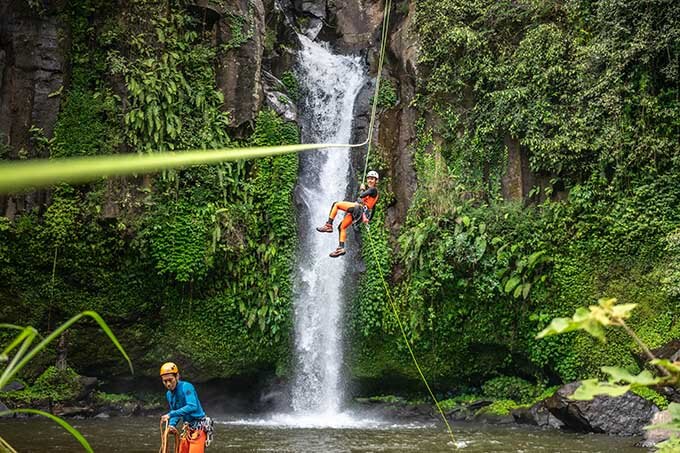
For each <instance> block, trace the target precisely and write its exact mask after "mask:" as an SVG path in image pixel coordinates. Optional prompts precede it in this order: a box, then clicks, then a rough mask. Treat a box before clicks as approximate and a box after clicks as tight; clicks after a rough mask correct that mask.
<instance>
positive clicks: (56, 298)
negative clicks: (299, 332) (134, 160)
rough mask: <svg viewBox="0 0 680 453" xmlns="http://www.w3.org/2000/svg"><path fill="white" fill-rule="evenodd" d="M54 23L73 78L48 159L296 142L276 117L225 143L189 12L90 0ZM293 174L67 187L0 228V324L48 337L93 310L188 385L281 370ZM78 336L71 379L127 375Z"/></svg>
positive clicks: (230, 169)
mask: <svg viewBox="0 0 680 453" xmlns="http://www.w3.org/2000/svg"><path fill="white" fill-rule="evenodd" d="M60 14H61V18H62V19H63V20H64V21H65V23H67V24H68V26H69V30H70V33H71V36H72V39H71V42H70V45H71V48H70V50H69V52H68V57H69V63H70V68H71V72H72V77H71V78H70V83H69V84H68V85H67V86H66V87H65V88H64V90H63V93H62V96H63V102H62V108H61V111H60V113H59V117H58V121H57V124H56V127H55V133H54V137H53V138H52V139H49V140H48V139H46V138H45V137H44V135H40V134H41V131H39V130H37V131H36V132H35V134H36V137H37V139H36V140H35V142H36V146H38V145H39V146H42V147H44V149H45V150H46V151H48V152H49V153H50V155H51V156H54V157H70V156H87V155H96V154H109V153H117V152H148V151H149V150H158V149H161V150H162V149H166V150H167V149H169V150H171V149H188V148H194V149H201V148H209V147H215V146H221V147H225V146H226V147H229V146H265V145H282V144H293V143H298V142H299V133H298V129H297V126H296V125H295V124H292V123H286V122H285V121H284V120H282V119H281V118H279V117H278V116H277V115H276V114H275V113H273V112H270V111H267V110H263V111H261V112H260V113H259V115H258V116H257V118H256V119H255V121H254V123H253V127H252V130H251V131H250V132H251V133H250V135H249V136H247V137H246V138H244V139H241V140H239V141H235V140H232V139H231V138H230V136H229V134H228V127H227V126H228V122H229V117H228V114H227V113H225V111H224V109H223V108H222V104H223V97H222V94H221V93H220V92H219V91H218V90H216V88H215V87H216V83H215V69H214V64H215V57H216V53H217V52H220V51H222V50H223V49H219V48H216V47H215V45H214V36H212V35H211V33H213V32H212V31H211V30H210V29H208V28H207V27H205V26H204V24H203V22H202V20H203V19H204V18H203V17H202V16H199V15H196V14H194V13H192V10H191V9H190V8H186V6H185V4H184V2H182V1H173V2H170V3H169V4H168V3H163V4H161V3H157V2H148V1H143V0H138V1H133V2H128V3H127V4H126V5H125V6H124V7H119V6H116V5H113V4H110V3H109V2H103V1H99V0H91V1H87V2H77V4H76V3H73V4H68V5H65V6H64V7H63V9H62V10H61V12H60ZM297 165H298V164H297V157H296V156H295V155H287V156H283V157H272V158H266V159H261V160H259V161H257V162H255V161H253V162H238V163H236V162H234V163H224V164H219V165H213V166H201V167H195V168H192V169H189V170H182V171H166V172H164V173H163V174H162V175H159V176H157V177H153V178H150V177H145V178H120V179H112V180H110V181H106V182H101V183H96V184H92V185H89V186H80V187H71V186H68V185H62V186H59V187H58V188H56V189H55V190H54V191H53V193H52V196H51V202H50V204H49V205H48V206H47V207H46V209H44V210H38V209H36V210H35V211H29V212H23V213H21V215H20V216H18V217H17V218H16V219H14V220H13V221H9V220H8V219H6V218H0V244H1V245H0V262H1V263H2V267H1V268H0V273H1V274H2V279H1V280H2V281H1V282H0V299H1V300H2V303H0V306H1V307H2V308H0V317H1V318H3V319H12V320H15V321H16V322H20V323H23V324H31V325H35V326H40V327H50V326H53V325H55V323H57V322H59V321H61V320H63V319H66V318H67V317H69V316H71V315H72V314H74V313H77V312H78V311H81V310H84V309H96V310H98V311H99V312H101V313H104V314H105V315H106V317H107V319H108V320H109V321H110V323H111V324H112V325H113V326H114V328H115V329H116V331H118V332H119V335H120V339H121V342H122V343H123V344H125V346H126V348H127V349H128V351H129V352H130V355H131V357H132V358H133V360H135V362H136V363H137V364H138V366H139V367H140V368H141V369H142V372H143V373H145V372H146V371H145V370H153V372H154V374H155V370H156V368H157V364H158V363H159V362H161V361H163V360H165V359H168V358H172V359H175V360H176V361H178V362H180V363H182V364H183V365H184V369H186V370H191V374H192V376H193V377H194V378H195V379H200V378H201V377H216V376H232V375H235V374H247V373H257V372H263V371H264V372H279V373H283V372H285V370H286V367H287V364H288V356H289V353H288V347H289V346H288V342H287V338H288V333H289V329H290V297H291V291H292V288H291V282H290V277H291V275H292V272H291V269H292V263H293V257H294V253H295V250H296V242H295V241H296V236H297V233H296V222H291V221H290V217H291V212H292V210H293V200H292V192H293V187H294V184H295V181H296V178H297ZM74 331H75V332H74V334H73V335H69V336H67V337H66V345H67V349H68V351H69V354H68V360H69V362H70V363H72V364H73V365H75V366H76V369H77V371H78V372H80V373H90V374H96V375H102V374H105V373H107V372H112V373H113V374H117V373H120V372H122V371H123V370H120V369H118V367H115V366H114V365H113V363H112V362H111V360H109V359H107V354H109V353H110V352H111V351H110V350H109V349H107V348H106V347H104V348H102V347H101V346H99V345H95V344H93V343H92V342H91V341H89V339H88V337H89V333H88V330H87V328H85V327H83V328H76V329H74ZM4 338H5V337H3V339H4ZM52 358H53V354H46V355H44V356H43V359H42V361H41V360H38V361H35V362H34V363H32V366H29V368H28V369H27V370H25V372H26V375H27V376H28V377H29V378H35V377H36V376H38V375H39V374H40V372H41V371H42V370H43V369H44V368H45V364H47V363H49V362H51V361H52ZM32 388H33V389H35V390H36V391H37V389H38V388H36V387H35V385H34V386H33V387H32Z"/></svg>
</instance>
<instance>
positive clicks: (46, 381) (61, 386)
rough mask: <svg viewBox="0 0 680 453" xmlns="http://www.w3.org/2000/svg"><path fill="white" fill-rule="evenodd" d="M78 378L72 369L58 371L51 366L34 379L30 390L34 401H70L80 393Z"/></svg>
mask: <svg viewBox="0 0 680 453" xmlns="http://www.w3.org/2000/svg"><path fill="white" fill-rule="evenodd" d="M79 377H80V376H78V373H76V372H75V371H74V370H73V369H72V368H69V367H67V368H64V369H63V370H60V369H58V368H57V367H54V366H51V367H49V368H47V369H46V370H45V371H44V372H43V374H41V375H40V376H39V377H38V379H36V381H35V383H34V384H33V386H32V387H31V389H30V390H31V393H32V394H33V395H34V398H35V399H48V400H50V401H72V400H73V399H74V398H75V397H76V396H78V392H79V391H80V383H79V381H78V379H79Z"/></svg>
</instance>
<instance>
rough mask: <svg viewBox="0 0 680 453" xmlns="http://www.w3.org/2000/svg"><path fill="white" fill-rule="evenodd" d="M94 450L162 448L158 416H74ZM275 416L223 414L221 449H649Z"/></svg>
mask: <svg viewBox="0 0 680 453" xmlns="http://www.w3.org/2000/svg"><path fill="white" fill-rule="evenodd" d="M72 423H73V424H74V425H75V426H76V427H77V428H78V429H79V430H80V431H81V432H82V433H83V434H84V435H85V436H86V438H87V439H88V440H89V441H90V442H91V444H92V446H93V448H94V450H95V451H96V452H156V451H158V447H159V445H160V443H159V442H160V437H159V432H158V419H157V418H156V417H133V418H110V419H108V420H73V421H72ZM274 423H275V420H274V421H271V420H259V421H254V422H248V421H243V420H231V421H230V420H224V421H221V422H220V423H218V425H217V426H216V439H215V442H214V444H213V445H212V446H211V447H210V448H209V449H208V450H206V451H207V452H208V453H216V452H280V453H307V452H323V453H340V452H343V453H344V452H348V453H349V452H390V453H392V452H394V453H396V452H422V453H440V452H450V451H462V452H517V453H521V452H551V453H557V452H613V451H615V452H617V453H627V452H631V453H632V452H637V453H641V452H644V451H645V450H644V449H639V448H634V447H632V445H633V444H634V443H635V442H636V441H637V439H635V438H617V437H608V436H604V435H594V434H589V435H581V434H566V433H561V432H557V431H553V430H549V431H543V430H539V429H531V428H525V427H516V426H510V427H498V426H484V425H481V426H479V425H460V424H457V425H455V426H454V433H455V434H456V441H457V443H458V446H459V448H456V447H455V446H453V445H451V444H450V443H449V441H450V439H449V437H448V435H447V433H446V432H445V431H444V429H443V428H440V427H438V426H423V425H415V424H414V425H400V426H397V425H375V426H372V427H371V428H370V429H367V428H336V429H328V428H291V427H287V426H286V425H285V424H284V425H275V424H274ZM0 435H2V436H3V437H4V438H5V439H7V440H8V441H10V443H12V444H13V445H14V447H15V448H16V449H17V450H18V451H19V452H21V453H25V452H50V451H73V452H75V451H82V450H80V449H79V448H78V445H77V444H76V442H75V441H74V440H73V439H71V438H70V437H69V435H68V434H67V433H66V432H65V431H63V430H62V429H61V428H59V427H58V426H56V425H55V424H53V423H51V422H49V421H47V420H43V419H37V418H36V419H30V420H0Z"/></svg>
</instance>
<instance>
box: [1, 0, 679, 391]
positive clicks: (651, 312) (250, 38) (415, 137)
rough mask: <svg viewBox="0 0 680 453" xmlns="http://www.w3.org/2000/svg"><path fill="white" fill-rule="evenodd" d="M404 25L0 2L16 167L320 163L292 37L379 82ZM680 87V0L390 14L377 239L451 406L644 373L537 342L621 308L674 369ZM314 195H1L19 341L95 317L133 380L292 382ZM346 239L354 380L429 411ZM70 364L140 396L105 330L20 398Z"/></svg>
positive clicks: (633, 350) (79, 338)
mask: <svg viewBox="0 0 680 453" xmlns="http://www.w3.org/2000/svg"><path fill="white" fill-rule="evenodd" d="M383 6H384V5H383V2H381V1H378V0H355V1H349V0H335V1H332V0H328V1H323V0H322V1H318V2H301V1H294V2H292V1H281V2H278V3H277V4H276V5H275V4H274V2H273V1H272V0H202V1H199V0H194V1H189V0H169V1H163V2H160V1H154V0H127V1H122V0H120V1H115V2H109V1H103V0H81V1H67V0H22V1H11V0H2V1H0V134H1V136H2V140H0V159H3V160H8V159H27V158H36V157H43V158H45V157H69V156H89V155H100V154H112V153H146V152H152V151H153V150H182V149H190V148H210V147H215V146H242V145H277V144H289V143H298V142H299V137H300V131H299V127H298V125H297V123H296V116H295V114H296V108H295V106H296V103H298V102H299V101H300V98H301V96H303V95H304V93H302V92H301V90H300V86H299V81H298V80H297V78H296V73H295V66H294V63H295V52H296V40H295V33H294V29H299V30H302V31H303V32H307V33H310V32H312V33H318V36H319V38H320V39H323V40H327V41H329V42H330V43H331V45H332V46H333V47H334V48H335V49H336V50H337V51H338V52H355V53H358V54H361V55H362V56H364V57H365V58H366V61H367V65H368V67H369V68H370V72H371V75H372V76H373V77H374V76H375V70H376V66H377V63H376V60H377V50H378V45H379V42H380V25H381V20H382V11H383V9H382V8H383ZM679 64H680V3H678V2H675V1H671V0H629V1H622V0H600V1H590V0H567V1H551V0H518V1H496V0H493V1H492V0H465V1H463V0H418V1H415V2H409V1H399V2H397V3H395V5H394V8H393V11H392V16H391V26H390V30H389V42H388V54H387V64H386V68H385V70H384V71H383V74H382V75H383V77H384V83H383V85H382V88H381V90H380V92H379V93H378V97H379V106H380V111H379V116H378V121H379V125H378V129H377V132H376V133H375V135H374V137H372V139H373V142H374V144H375V146H376V149H377V152H376V153H375V154H374V155H372V156H371V160H370V166H371V168H375V169H377V170H378V171H379V172H380V174H381V175H383V176H384V177H383V178H381V182H380V184H381V189H382V191H383V196H382V198H381V201H380V204H379V206H378V209H377V215H376V218H375V219H374V220H373V221H372V230H371V231H372V234H373V237H374V239H375V240H376V241H377V246H378V250H379V261H380V263H379V264H380V266H383V267H384V269H386V270H387V271H388V273H389V275H388V279H389V284H390V287H391V289H392V291H393V295H394V297H395V300H396V301H397V303H398V305H399V307H400V310H401V316H402V318H403V320H404V322H405V323H406V326H407V330H408V335H409V336H410V338H411V340H412V341H413V344H414V346H415V351H416V354H417V356H418V357H419V359H420V361H421V363H422V365H423V366H424V372H425V373H426V375H427V376H428V377H429V378H430V379H431V380H432V381H433V383H434V385H435V388H436V389H438V391H439V392H443V393H446V392H448V393H450V394H453V393H462V392H466V391H468V390H470V389H479V388H481V387H482V385H484V384H485V383H487V384H488V383H489V382H490V381H491V384H488V385H487V387H488V388H487V389H486V390H487V391H488V392H489V393H493V389H492V388H491V387H494V386H496V387H497V388H498V389H499V392H502V390H503V389H507V386H508V385H509V383H513V385H518V386H519V388H521V389H525V388H526V389H528V388H532V389H535V388H538V389H539V390H535V391H536V392H539V393H540V389H543V388H545V387H548V386H550V385H555V384H559V383H561V382H568V381H572V380H575V379H579V378H584V377H590V376H595V375H598V373H599V372H600V371H599V367H600V366H601V365H616V366H621V367H625V368H628V369H630V370H631V371H637V370H639V369H640V367H641V364H642V358H641V357H640V356H639V351H638V350H637V347H636V345H635V344H634V342H633V341H632V340H631V339H630V338H629V337H628V336H626V335H625V333H624V332H621V331H616V330H612V331H611V332H608V339H609V341H608V342H607V343H606V344H600V343H599V342H598V341H597V340H595V339H593V338H591V337H589V336H587V335H584V334H578V333H573V334H568V335H562V336H558V337H551V338H548V339H543V340H537V339H535V335H536V333H537V332H538V331H540V330H541V329H543V328H544V327H545V326H546V325H547V324H548V323H549V322H550V320H551V319H552V318H554V317H557V316H569V315H571V314H572V313H573V312H574V309H575V308H577V307H580V306H585V305H588V304H592V303H594V302H595V301H596V300H597V298H599V297H604V296H607V297H616V298H618V300H619V301H621V302H632V303H638V304H639V307H638V308H637V309H636V311H635V314H634V316H633V318H632V319H631V321H630V324H631V326H632V327H633V328H634V329H635V331H636V332H637V333H638V334H639V336H640V337H641V338H642V340H643V341H644V342H646V343H647V344H648V345H649V346H650V347H651V348H660V347H664V346H668V345H673V344H675V345H676V347H675V349H674V350H677V349H680V347H677V343H678V342H679V341H678V339H679V338H680V319H679V318H680V209H679V206H680V145H679V141H678V138H679V136H680V74H679V70H680V69H679ZM371 95H372V93H371V91H370V90H369V89H366V90H364V91H362V94H361V95H360V96H361V97H362V99H363V105H364V106H365V105H366V104H368V100H369V98H370V96H371ZM359 104H360V105H362V101H361V100H360V102H359ZM357 115H358V119H357V125H358V127H359V128H362V127H364V126H365V125H364V123H365V122H366V112H365V109H364V111H361V109H360V108H359V111H358V112H357ZM362 130H363V129H362ZM361 159H362V156H361V155H358V156H357V163H359V162H363V161H362V160H361ZM357 166H358V165H357ZM297 174H298V157H297V156H295V155H288V156H284V157H276V158H266V159H260V160H255V161H248V162H241V163H238V164H231V163H228V164H221V165H214V166H201V167H195V168H191V169H186V170H182V171H167V172H164V173H162V174H157V175H154V176H139V177H129V178H112V179H108V180H102V181H100V182H97V183H93V184H88V185H82V186H69V185H60V186H56V187H54V188H52V189H50V190H39V191H33V192H28V193H22V194H13V195H0V320H2V321H4V322H11V323H13V324H20V325H33V326H35V327H37V328H39V330H40V331H41V332H46V331H49V330H50V329H52V328H54V327H55V326H56V325H58V324H59V323H60V322H63V321H64V320H65V319H67V318H69V317H70V316H72V315H73V314H75V313H78V312H80V311H82V310H85V309H92V310H96V311H97V312H99V313H100V314H102V316H103V317H104V318H105V319H106V320H107V322H109V323H110V325H111V326H112V328H113V330H114V331H115V332H116V334H117V335H118V337H119V339H120V341H121V343H122V344H123V346H124V347H125V348H126V350H127V351H128V352H129V353H130V356H131V358H132V360H133V362H134V364H135V366H136V369H137V375H138V376H137V377H138V378H139V377H145V376H148V377H155V376H156V373H157V367H158V365H159V363H161V362H163V361H165V360H168V359H173V360H174V361H177V362H178V363H182V364H183V370H184V372H185V374H186V375H187V376H191V379H192V380H194V381H199V382H200V381H209V380H212V379H221V378H230V379H235V378H241V379H243V378H247V377H251V378H255V379H256V380H257V382H264V381H267V380H270V379H277V378H278V379H283V380H285V379H286V378H287V377H289V375H290V367H291V335H292V332H291V330H292V320H291V316H292V313H291V298H292V278H293V275H294V268H295V256H296V244H297V238H298V234H305V233H304V232H299V231H298V229H297V224H296V215H295V211H296V199H295V186H296V180H297ZM359 177H360V176H359V175H357V176H356V178H354V179H356V181H355V182H353V183H352V188H356V186H357V185H358V182H359V181H358V179H359ZM324 215H325V213H324ZM320 220H323V219H322V218H320ZM350 240H351V241H352V242H351V243H350V246H353V247H361V249H362V256H363V263H364V266H361V265H359V266H358V271H357V274H358V278H359V280H358V284H357V285H358V287H357V290H356V291H352V292H351V294H350V295H349V297H351V299H352V300H351V301H350V303H349V305H348V306H349V307H350V308H349V311H348V313H347V325H348V329H349V333H348V335H347V338H348V344H347V348H348V349H347V356H346V367H345V369H346V370H347V373H348V375H349V377H350V378H351V379H352V380H353V382H354V383H355V384H356V386H355V389H356V392H358V393H362V392H369V393H389V392H395V391H396V389H398V388H402V389H415V388H418V386H419V385H420V384H419V383H418V377H417V374H416V370H415V369H414V368H413V366H412V364H411V361H410V358H409V356H408V354H407V352H406V350H405V347H404V345H403V343H402V341H401V339H400V334H399V332H398V330H397V326H396V324H395V322H394V320H393V319H392V318H391V316H392V315H391V313H390V312H389V306H388V305H387V300H386V296H385V292H384V287H383V283H382V281H381V279H380V275H379V271H378V266H377V263H376V262H375V260H374V257H373V255H372V254H371V253H370V250H369V248H368V244H367V243H366V241H363V243H362V241H361V238H359V237H357V236H353V237H352V238H351V239H350ZM6 338H9V337H6ZM6 338H4V337H0V339H3V340H4V339H6ZM673 340H675V343H673ZM60 360H61V362H62V364H63V363H64V361H65V363H67V364H68V367H70V368H72V370H73V371H74V372H75V373H78V374H81V375H87V376H96V377H99V378H101V379H105V380H106V379H112V378H115V377H121V378H123V377H126V376H127V375H128V371H127V368H126V367H125V366H124V364H123V363H122V362H121V360H120V359H119V356H118V355H117V353H116V352H115V349H114V347H113V346H112V345H110V344H109V343H108V341H106V340H105V338H104V337H102V336H101V334H100V333H99V332H98V331H97V329H96V327H95V325H94V324H91V325H90V324H87V323H84V324H82V325H79V326H78V327H77V328H74V329H72V330H71V331H69V333H68V334H67V335H66V336H65V337H64V338H63V339H62V341H61V342H59V343H58V344H56V345H55V346H54V347H53V349H52V350H51V351H50V352H49V353H46V354H43V355H41V356H40V357H39V360H37V361H34V362H33V363H32V364H31V367H30V369H28V370H26V372H25V379H26V380H27V381H28V382H33V380H35V379H36V378H38V376H39V375H40V374H41V373H42V372H43V371H44V370H45V369H46V368H47V367H48V366H50V365H53V364H54V363H55V361H60ZM38 381H39V382H40V380H38ZM38 388H39V386H38ZM527 391H529V390H527ZM531 391H534V390H531ZM534 396H536V395H534Z"/></svg>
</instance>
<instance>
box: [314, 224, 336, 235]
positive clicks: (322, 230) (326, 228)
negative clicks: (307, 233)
mask: <svg viewBox="0 0 680 453" xmlns="http://www.w3.org/2000/svg"><path fill="white" fill-rule="evenodd" d="M316 231H318V232H319V233H332V232H333V225H331V224H330V223H326V224H324V226H320V227H316Z"/></svg>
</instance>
